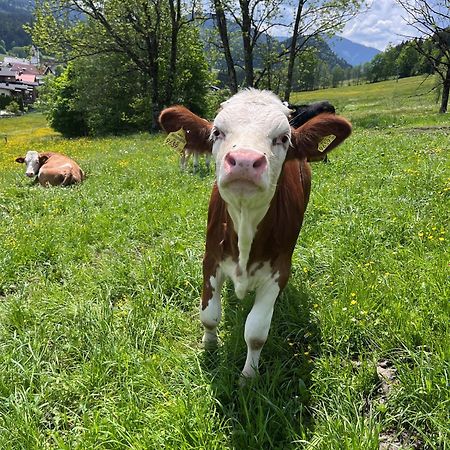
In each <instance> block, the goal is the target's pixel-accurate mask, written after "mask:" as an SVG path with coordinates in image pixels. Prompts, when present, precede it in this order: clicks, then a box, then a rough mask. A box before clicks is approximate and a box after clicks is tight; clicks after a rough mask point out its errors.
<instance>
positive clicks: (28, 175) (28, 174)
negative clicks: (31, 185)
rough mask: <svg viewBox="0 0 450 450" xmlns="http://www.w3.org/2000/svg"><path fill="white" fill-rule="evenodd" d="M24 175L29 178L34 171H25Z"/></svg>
mask: <svg viewBox="0 0 450 450" xmlns="http://www.w3.org/2000/svg"><path fill="white" fill-rule="evenodd" d="M25 175H26V176H27V177H30V178H31V177H34V172H25Z"/></svg>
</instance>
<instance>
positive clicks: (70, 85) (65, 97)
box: [42, 64, 88, 137]
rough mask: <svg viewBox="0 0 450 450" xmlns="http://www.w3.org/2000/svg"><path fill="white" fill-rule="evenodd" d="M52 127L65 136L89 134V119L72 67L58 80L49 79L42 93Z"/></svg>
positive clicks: (69, 66)
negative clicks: (82, 104) (80, 99)
mask: <svg viewBox="0 0 450 450" xmlns="http://www.w3.org/2000/svg"><path fill="white" fill-rule="evenodd" d="M42 101H43V102H44V103H45V105H46V110H47V119H48V121H49V124H50V126H51V127H52V128H53V129H55V130H56V131H59V132H60V133H61V134H62V135H63V136H67V137H73V136H83V135H85V134H87V131H88V128H87V119H86V115H85V113H84V111H83V109H82V107H81V105H80V102H79V96H78V92H77V88H76V85H75V72H74V69H73V66H72V65H70V64H69V65H68V66H67V68H66V70H65V71H64V72H63V73H62V74H61V75H60V76H59V77H57V78H53V79H52V78H50V77H49V78H48V79H47V82H46V84H45V88H44V89H43V91H42Z"/></svg>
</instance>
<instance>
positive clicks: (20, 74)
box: [0, 57, 42, 105]
mask: <svg viewBox="0 0 450 450" xmlns="http://www.w3.org/2000/svg"><path fill="white" fill-rule="evenodd" d="M40 84H42V71H41V70H40V69H38V68H37V67H36V66H35V65H33V64H30V62H29V61H27V60H22V59H20V58H12V57H5V60H4V61H3V64H1V65H0V97H11V98H12V99H13V100H15V101H17V102H18V103H19V104H21V105H30V104H32V103H34V102H35V101H36V98H37V95H38V93H37V88H38V86H39V85H40Z"/></svg>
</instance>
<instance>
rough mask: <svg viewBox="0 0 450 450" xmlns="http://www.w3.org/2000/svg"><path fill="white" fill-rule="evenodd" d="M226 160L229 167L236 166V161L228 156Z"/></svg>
mask: <svg viewBox="0 0 450 450" xmlns="http://www.w3.org/2000/svg"><path fill="white" fill-rule="evenodd" d="M226 159H227V163H228V164H229V165H230V166H235V165H236V160H235V159H234V158H233V157H232V156H231V155H230V154H228V155H227V158H226Z"/></svg>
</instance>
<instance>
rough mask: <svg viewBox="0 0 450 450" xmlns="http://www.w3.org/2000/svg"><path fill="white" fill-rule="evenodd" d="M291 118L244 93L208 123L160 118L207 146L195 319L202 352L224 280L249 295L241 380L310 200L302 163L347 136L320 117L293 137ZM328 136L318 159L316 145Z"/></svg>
mask: <svg viewBox="0 0 450 450" xmlns="http://www.w3.org/2000/svg"><path fill="white" fill-rule="evenodd" d="M289 113H290V110H289V109H288V108H287V107H286V106H285V105H283V103H282V102H281V101H280V100H279V98H278V97H276V96H275V95H274V94H273V93H271V92H268V91H259V90H256V89H248V90H245V91H242V92H240V93H238V94H236V95H235V96H233V97H231V98H230V99H229V100H228V101H226V102H224V103H223V104H222V109H221V110H220V112H219V113H218V114H217V116H216V118H215V120H214V123H212V124H211V123H209V122H207V121H205V120H203V119H201V118H200V117H197V116H196V115H194V114H193V113H191V112H190V111H188V110H187V109H185V108H181V107H173V108H170V109H167V110H165V111H163V113H162V114H161V122H162V125H163V127H164V128H165V124H166V121H167V122H170V123H171V124H172V125H173V124H176V127H175V128H177V129H180V128H181V127H183V128H184V129H185V130H186V132H188V131H189V134H191V135H193V136H196V137H197V138H198V139H199V140H201V139H203V141H202V145H203V147H204V148H205V149H206V148H208V147H209V146H210V145H211V144H210V139H211V140H212V155H213V157H214V158H215V163H216V178H217V179H216V183H215V185H214V187H213V190H212V194H211V199H210V203H209V211H208V224H207V235H206V249H205V256H204V260H203V290H202V298H201V305H200V319H201V321H202V323H203V325H204V328H205V332H204V336H203V342H204V344H205V345H206V346H208V345H214V344H216V342H217V326H218V324H219V321H220V318H221V304H220V292H221V288H222V284H223V282H224V280H225V278H226V277H230V278H231V279H232V281H233V283H234V289H235V293H236V296H237V297H238V298H240V299H242V298H243V297H244V296H245V295H246V293H247V292H248V291H251V290H254V291H256V297H255V302H254V305H253V307H252V310H251V311H250V313H249V315H248V317H247V319H246V323H245V332H244V337H245V341H246V344H247V359H246V362H245V365H244V368H243V370H242V375H243V376H244V377H253V376H254V375H255V374H256V372H257V370H258V362H259V357H260V353H261V349H262V347H263V345H264V343H265V342H266V339H267V336H268V333H269V328H270V323H271V320H272V313H273V308H274V304H275V301H276V299H277V297H278V295H279V294H280V292H281V291H282V289H283V288H284V287H285V285H286V283H287V281H288V278H289V274H290V269H291V258H292V253H293V251H294V247H295V244H296V241H297V238H298V234H299V232H300V227H301V225H302V221H303V214H304V212H305V209H306V205H307V203H308V199H309V193H310V187H311V171H310V166H309V164H308V161H315V160H321V159H322V158H323V155H324V154H326V153H328V152H329V151H330V150H332V149H333V148H334V147H336V146H337V145H338V144H340V143H341V142H342V141H343V140H344V139H346V138H347V137H348V136H349V135H350V133H351V125H350V124H349V122H347V121H346V120H345V119H343V118H341V117H339V116H336V115H334V114H320V115H318V116H317V117H314V118H313V119H311V120H309V121H308V122H306V123H305V124H304V125H302V126H301V127H299V128H298V129H293V128H291V127H290V125H289V121H288V116H289ZM330 135H331V136H332V137H333V138H334V140H333V141H332V142H331V143H329V144H328V145H327V146H326V148H325V149H323V152H322V151H320V150H319V144H320V142H321V141H322V140H323V138H325V137H327V136H328V137H329V136H330Z"/></svg>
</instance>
